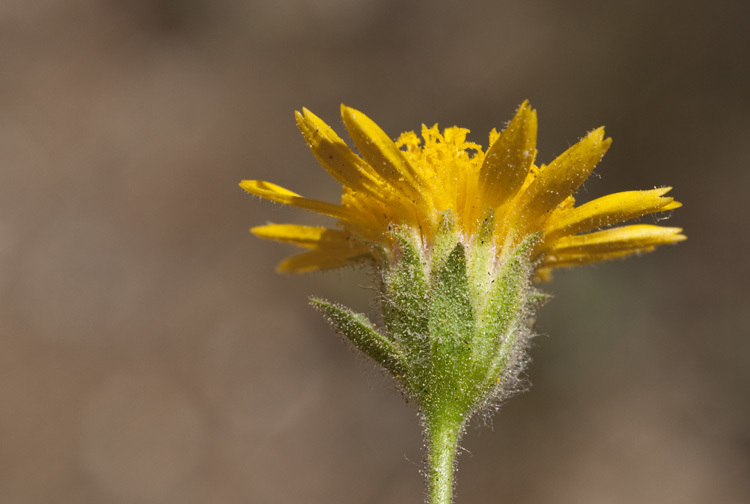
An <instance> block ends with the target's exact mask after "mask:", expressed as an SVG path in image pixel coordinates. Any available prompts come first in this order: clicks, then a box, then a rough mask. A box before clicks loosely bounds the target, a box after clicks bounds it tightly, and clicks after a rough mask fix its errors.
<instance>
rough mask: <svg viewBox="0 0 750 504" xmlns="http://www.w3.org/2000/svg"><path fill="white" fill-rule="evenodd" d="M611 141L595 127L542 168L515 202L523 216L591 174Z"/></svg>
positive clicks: (555, 201) (539, 211)
mask: <svg viewBox="0 0 750 504" xmlns="http://www.w3.org/2000/svg"><path fill="white" fill-rule="evenodd" d="M611 143H612V139H611V138H607V139H606V140H605V139H604V128H598V129H595V130H594V131H592V132H591V133H589V134H588V135H586V137H584V138H583V139H582V140H581V141H579V142H578V143H577V144H575V145H574V146H572V147H571V148H569V149H568V150H566V151H565V152H563V153H562V154H561V155H559V156H558V157H557V158H556V159H555V160H554V161H552V163H550V164H549V165H548V166H545V167H543V168H542V169H541V170H540V171H539V173H538V175H536V178H535V179H534V180H533V181H532V182H531V183H530V184H529V186H528V187H527V188H526V190H525V191H524V192H523V194H521V197H520V200H519V202H518V204H519V206H520V207H522V211H523V214H524V218H525V219H527V220H534V219H536V218H538V217H540V216H542V215H544V214H546V213H547V212H549V211H551V210H553V209H554V208H555V207H556V206H557V205H559V204H560V203H561V202H562V201H564V200H565V198H567V197H568V196H570V195H571V194H573V193H574V192H575V191H576V190H577V189H578V187H580V185H581V184H582V183H583V182H584V180H586V178H587V177H588V176H589V175H590V174H591V171H592V170H593V169H594V167H595V166H596V165H597V163H598V162H599V161H600V160H601V158H602V156H604V153H605V152H607V149H608V148H609V145H610V144H611Z"/></svg>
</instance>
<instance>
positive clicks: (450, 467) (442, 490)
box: [427, 415, 463, 504]
mask: <svg viewBox="0 0 750 504" xmlns="http://www.w3.org/2000/svg"><path fill="white" fill-rule="evenodd" d="M427 428H428V433H427V435H428V442H429V448H428V449H429V453H428V459H427V461H428V466H429V467H428V469H429V486H430V500H429V504H451V503H452V502H453V473H454V469H455V458H456V450H457V449H458V440H459V438H460V437H461V430H462V428H463V418H461V417H458V418H454V417H453V416H452V415H439V416H437V417H436V418H435V417H433V418H431V419H428V422H427Z"/></svg>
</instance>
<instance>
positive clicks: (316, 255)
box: [276, 250, 367, 273]
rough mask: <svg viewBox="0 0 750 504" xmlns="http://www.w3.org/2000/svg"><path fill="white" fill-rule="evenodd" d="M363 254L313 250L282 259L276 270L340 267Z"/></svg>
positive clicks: (303, 270) (289, 270) (291, 270)
mask: <svg viewBox="0 0 750 504" xmlns="http://www.w3.org/2000/svg"><path fill="white" fill-rule="evenodd" d="M366 257H367V256H366V255H363V254H353V253H351V252H348V253H345V252H344V251H341V250H313V251H312V252H305V253H302V254H298V255H295V256H292V257H290V258H288V259H286V260H284V261H282V262H281V263H280V264H279V265H278V266H277V267H276V271H278V272H279V273H308V272H311V271H318V270H324V269H332V268H341V267H343V266H348V265H350V264H354V263H356V262H358V261H359V260H362V259H365V258H366Z"/></svg>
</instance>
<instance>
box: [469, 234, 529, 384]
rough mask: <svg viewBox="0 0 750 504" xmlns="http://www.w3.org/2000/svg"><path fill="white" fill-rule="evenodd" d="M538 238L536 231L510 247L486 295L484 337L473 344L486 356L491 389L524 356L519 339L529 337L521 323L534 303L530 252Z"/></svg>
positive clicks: (515, 367)
mask: <svg viewBox="0 0 750 504" xmlns="http://www.w3.org/2000/svg"><path fill="white" fill-rule="evenodd" d="M539 239H540V234H539V233H537V234H534V235H531V236H529V237H528V238H526V239H525V240H524V241H523V242H521V243H520V244H519V245H518V246H517V247H516V248H515V249H514V250H513V252H512V253H511V254H510V255H509V256H508V258H507V259H506V260H505V262H504V263H503V265H502V266H501V268H500V271H499V272H498V274H497V277H496V279H495V282H494V284H493V286H492V288H491V290H490V293H489V296H488V298H487V305H486V309H485V311H484V313H483V314H482V324H481V325H482V332H483V333H484V335H485V337H484V338H482V339H483V344H482V345H477V347H476V348H477V350H479V349H480V348H481V351H482V352H483V353H484V355H485V358H487V359H488V361H487V368H488V373H487V375H486V381H485V386H486V387H488V388H492V389H494V388H495V387H496V386H497V384H498V383H500V382H502V381H503V379H504V378H506V377H507V376H508V373H512V372H513V371H514V369H517V368H519V367H520V366H521V365H522V363H520V362H513V360H514V359H521V358H522V357H523V355H522V353H523V348H522V347H519V343H522V342H519V339H520V338H527V339H528V332H529V331H528V328H526V327H525V326H524V324H525V322H526V319H527V317H528V315H529V311H530V309H531V308H532V307H533V305H534V303H535V300H534V299H533V296H534V294H535V291H533V290H532V289H531V286H530V284H529V279H530V277H531V267H532V266H531V263H530V261H529V254H530V252H531V250H532V249H533V247H534V245H535V244H536V243H537V242H538V241H539ZM498 336H500V337H498ZM523 346H525V345H523Z"/></svg>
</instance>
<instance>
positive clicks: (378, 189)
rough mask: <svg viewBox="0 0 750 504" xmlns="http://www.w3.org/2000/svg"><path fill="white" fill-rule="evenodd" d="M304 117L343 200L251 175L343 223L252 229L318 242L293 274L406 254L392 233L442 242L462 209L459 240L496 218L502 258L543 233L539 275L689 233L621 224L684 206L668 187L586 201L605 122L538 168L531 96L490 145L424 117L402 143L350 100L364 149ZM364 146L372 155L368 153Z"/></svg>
mask: <svg viewBox="0 0 750 504" xmlns="http://www.w3.org/2000/svg"><path fill="white" fill-rule="evenodd" d="M295 115H296V118H297V126H298V127H299V129H300V131H301V132H302V135H303V136H304V138H305V140H306V142H307V144H308V146H309V147H310V150H311V151H312V153H313V155H314V156H315V157H316V159H317V160H318V162H319V163H320V164H321V165H322V166H323V168H324V169H325V170H326V171H327V172H328V173H329V174H330V175H331V176H333V177H334V178H335V179H336V180H337V181H339V182H340V183H341V185H342V188H343V194H342V198H341V203H340V204H332V203H326V202H322V201H316V200H311V199H307V198H304V197H302V196H300V195H298V194H296V193H294V192H292V191H290V190H288V189H284V188H282V187H279V186H277V185H274V184H271V183H270V182H263V181H257V180H243V181H242V182H241V183H240V187H242V188H243V189H245V190H246V191H247V192H249V193H251V194H254V195H256V196H260V197H262V198H266V199H269V200H271V201H275V202H278V203H283V204H287V205H293V206H297V207H300V208H305V209H308V210H312V211H314V212H318V213H321V214H324V215H327V216H330V217H334V218H335V219H337V221H338V226H339V228H338V229H329V228H325V227H314V226H302V225H296V224H268V225H265V226H259V227H254V228H252V229H251V231H252V232H253V233H254V234H256V235H257V236H259V237H261V238H266V239H270V240H276V241H280V242H286V243H291V244H293V245H296V246H299V247H302V248H305V249H309V251H308V252H305V253H302V254H300V255H296V256H293V257H291V258H289V259H287V260H285V261H283V262H282V263H281V264H280V265H279V267H278V270H279V271H282V272H306V271H314V270H320V269H327V268H337V267H341V266H345V265H348V264H353V263H357V262H361V261H367V260H375V261H376V262H377V261H387V260H388V259H389V255H390V254H393V253H394V248H395V244H394V241H395V240H396V238H395V236H394V233H393V232H392V231H394V230H398V231H399V232H401V233H405V234H409V235H411V236H413V237H415V238H416V240H415V242H416V243H418V244H419V245H420V246H421V247H422V249H423V252H425V253H428V252H429V251H430V250H431V249H432V247H433V246H434V245H435V240H436V237H437V235H438V232H437V231H438V226H439V224H440V222H441V217H442V216H443V215H445V214H446V213H447V212H450V213H451V214H452V216H453V218H454V219H455V222H456V228H457V231H458V236H457V239H458V241H460V242H462V243H463V244H464V246H466V247H467V248H469V247H471V246H472V244H473V243H474V242H475V241H476V240H477V239H478V237H479V236H480V232H479V230H480V227H481V225H482V222H484V221H486V220H487V219H492V220H493V222H494V226H493V227H492V241H493V243H494V245H495V248H494V253H495V257H496V258H497V262H498V263H500V262H502V260H503V258H504V257H505V255H506V254H507V253H508V251H510V250H512V249H513V248H514V247H515V246H516V245H518V244H519V243H520V242H522V241H523V240H524V239H525V238H526V237H528V236H529V235H532V234H537V233H539V235H540V236H541V239H540V240H538V241H537V242H536V244H535V246H534V250H533V251H532V254H531V257H532V258H534V259H535V264H536V268H537V276H538V277H540V278H546V277H548V273H549V270H551V269H553V268H558V267H565V266H574V265H579V264H586V263H593V262H598V261H604V260H607V259H613V258H619V257H624V256H627V255H631V254H634V253H639V252H646V251H650V250H653V249H654V248H655V247H656V246H658V245H663V244H667V243H675V242H678V241H681V240H684V239H685V236H684V235H682V234H681V231H682V230H681V229H680V228H674V227H662V226H656V225H646V224H636V225H629V226H622V227H614V228H613V227H611V226H612V225H615V224H619V223H621V222H624V221H627V220H631V219H634V218H637V217H640V216H643V215H646V214H650V213H654V212H664V211H668V210H673V209H675V208H678V207H680V206H681V204H680V203H678V202H677V201H674V200H673V199H672V198H671V197H668V196H665V194H666V193H667V192H668V191H669V190H670V189H671V188H670V187H663V188H658V189H652V190H646V191H627V192H620V193H615V194H610V195H607V196H604V197H601V198H599V199H596V200H593V201H591V202H589V203H586V204H584V205H580V206H575V200H574V198H573V196H572V194H573V193H574V192H575V191H576V190H577V189H578V188H579V186H580V185H581V184H582V183H583V182H584V181H585V180H586V179H587V178H588V176H589V175H590V174H591V172H592V170H593V169H594V167H595V166H596V164H597V163H598V162H599V160H600V159H601V158H602V156H603V155H604V153H605V152H606V151H607V149H608V148H609V145H610V143H611V139H609V138H607V139H605V138H604V128H598V129H595V130H593V131H591V132H590V133H589V134H588V135H586V136H585V137H584V138H583V139H582V140H580V141H579V142H578V143H576V144H575V145H573V146H572V147H570V148H569V149H568V150H567V151H565V152H564V153H563V154H561V155H560V156H558V157H557V158H556V159H555V160H553V161H552V162H551V163H550V164H548V165H544V164H542V165H540V166H537V165H535V164H534V162H535V158H536V136H537V118H536V111H535V110H533V109H532V108H531V107H530V105H529V104H528V102H527V101H526V102H524V103H523V104H522V105H521V106H520V107H519V109H518V111H517V112H516V114H515V116H514V117H513V119H512V120H511V122H510V123H509V124H508V126H507V127H506V128H505V130H503V131H502V132H501V133H498V132H497V131H495V130H492V132H491V133H490V135H489V146H490V147H489V148H488V149H487V150H486V151H484V150H482V147H481V146H480V145H478V144H475V143H473V142H468V141H467V140H466V135H467V133H468V132H469V130H467V129H463V128H458V127H452V128H446V129H444V130H443V131H442V132H440V130H439V129H438V127H437V125H435V126H433V127H431V128H427V127H426V126H422V132H421V136H422V139H420V138H419V137H418V136H417V135H416V134H415V133H414V132H407V133H403V134H402V135H401V136H400V138H399V139H398V140H397V141H396V142H394V141H392V140H391V139H390V138H389V137H388V135H387V134H386V133H385V132H383V130H382V129H380V127H378V125H377V124H375V123H374V122H373V121H372V120H371V119H370V118H368V117H367V116H365V115H364V114H363V113H361V112H359V111H357V110H354V109H352V108H349V107H346V106H344V105H342V106H341V115H342V118H343V121H344V125H345V126H346V129H347V130H348V132H349V135H350V136H351V138H352V140H353V141H354V144H355V146H356V147H357V150H358V151H359V153H360V155H357V154H355V153H354V152H353V151H352V150H351V149H350V148H349V147H347V145H346V143H345V142H344V141H343V140H342V139H341V138H340V137H339V136H338V135H337V134H336V133H335V132H334V131H333V129H331V128H330V127H329V126H328V125H327V124H325V123H324V122H323V121H322V120H321V119H319V118H318V117H317V116H315V115H314V114H313V113H312V112H310V111H309V110H307V109H302V112H301V113H300V112H295ZM360 156H361V157H360Z"/></svg>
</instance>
